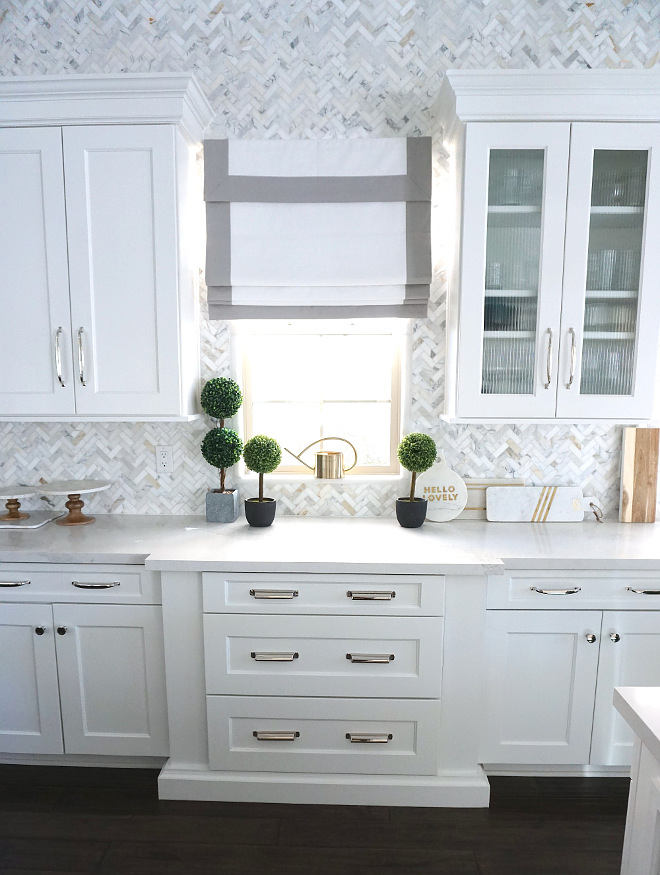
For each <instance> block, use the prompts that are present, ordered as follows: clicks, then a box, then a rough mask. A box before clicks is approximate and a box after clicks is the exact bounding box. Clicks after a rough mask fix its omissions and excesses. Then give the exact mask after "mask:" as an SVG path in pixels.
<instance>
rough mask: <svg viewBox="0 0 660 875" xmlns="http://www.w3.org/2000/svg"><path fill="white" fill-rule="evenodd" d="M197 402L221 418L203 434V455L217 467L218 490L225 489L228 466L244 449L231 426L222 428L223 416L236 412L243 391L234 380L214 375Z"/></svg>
mask: <svg viewBox="0 0 660 875" xmlns="http://www.w3.org/2000/svg"><path fill="white" fill-rule="evenodd" d="M200 402H201V405H202V410H203V411H204V413H206V414H208V416H210V417H212V418H213V419H217V420H219V422H220V427H219V428H212V429H211V431H209V432H208V433H207V434H206V436H205V437H204V440H203V441H202V456H204V458H205V459H206V461H207V462H208V463H209V465H213V467H214V468H218V469H219V470H220V492H225V475H226V473H227V468H231V466H232V465H235V464H236V462H238V460H239V459H240V458H241V452H242V450H243V441H242V440H241V439H240V437H239V436H238V434H237V433H236V432H235V431H234V430H233V429H232V428H225V419H229V417H230V416H234V415H235V414H236V413H237V412H238V410H239V408H240V406H241V404H242V403H243V395H242V393H241V389H240V386H239V385H238V383H237V382H236V380H231V379H229V377H213V379H211V380H208V381H207V382H206V383H205V384H204V387H203V388H202V394H201V396H200Z"/></svg>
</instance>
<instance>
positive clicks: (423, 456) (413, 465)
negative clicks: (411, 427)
mask: <svg viewBox="0 0 660 875" xmlns="http://www.w3.org/2000/svg"><path fill="white" fill-rule="evenodd" d="M396 454H397V458H398V459H399V461H400V462H401V464H402V465H403V467H404V468H406V470H408V471H414V472H415V473H416V474H421V473H422V471H427V470H428V469H429V468H430V467H431V465H432V464H433V463H434V462H435V458H436V456H437V454H438V451H437V448H436V446H435V441H434V440H433V438H431V437H429V436H428V435H427V434H421V433H420V432H413V433H412V434H409V435H407V436H406V437H404V439H403V440H402V441H401V443H400V444H399V448H398V449H397V452H396Z"/></svg>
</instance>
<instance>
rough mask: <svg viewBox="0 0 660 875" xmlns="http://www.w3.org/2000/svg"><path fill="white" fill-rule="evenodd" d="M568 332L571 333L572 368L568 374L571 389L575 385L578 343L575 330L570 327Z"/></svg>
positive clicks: (567, 386) (568, 386)
mask: <svg viewBox="0 0 660 875" xmlns="http://www.w3.org/2000/svg"><path fill="white" fill-rule="evenodd" d="M568 333H569V334H570V335H571V370H570V373H569V375H568V383H566V388H567V389H570V388H571V386H572V385H573V380H574V379H575V356H576V353H577V344H576V342H575V331H573V329H572V328H569V329H568Z"/></svg>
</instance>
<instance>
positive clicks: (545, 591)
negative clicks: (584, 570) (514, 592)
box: [530, 586, 582, 595]
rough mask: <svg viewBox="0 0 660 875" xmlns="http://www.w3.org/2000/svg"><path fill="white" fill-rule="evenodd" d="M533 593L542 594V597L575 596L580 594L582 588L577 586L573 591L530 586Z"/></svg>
mask: <svg viewBox="0 0 660 875" xmlns="http://www.w3.org/2000/svg"><path fill="white" fill-rule="evenodd" d="M530 589H531V591H532V592H540V593H541V595H575V593H576V592H580V590H581V589H582V587H581V586H575V587H573V589H538V588H537V587H536V586H530Z"/></svg>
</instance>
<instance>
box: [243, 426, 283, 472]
mask: <svg viewBox="0 0 660 875" xmlns="http://www.w3.org/2000/svg"><path fill="white" fill-rule="evenodd" d="M243 460H244V461H245V465H246V467H248V468H249V469H250V471H255V472H256V473H257V474H270V472H271V471H274V470H275V468H277V466H278V465H279V464H280V462H281V461H282V450H281V449H280V445H279V444H278V443H277V441H276V440H275V438H270V437H266V435H265V434H257V435H255V436H254V437H253V438H250V440H249V441H246V444H245V446H244V447H243Z"/></svg>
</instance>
